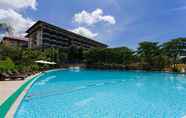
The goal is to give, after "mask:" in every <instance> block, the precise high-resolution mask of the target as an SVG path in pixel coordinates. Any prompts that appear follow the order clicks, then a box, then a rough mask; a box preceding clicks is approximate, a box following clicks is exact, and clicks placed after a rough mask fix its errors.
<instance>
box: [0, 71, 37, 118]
mask: <svg viewBox="0 0 186 118" xmlns="http://www.w3.org/2000/svg"><path fill="white" fill-rule="evenodd" d="M39 74H40V73H38V74H35V75H31V76H29V77H27V78H26V79H25V80H20V81H0V105H2V103H3V102H5V101H6V100H7V98H8V97H10V96H11V95H12V94H13V93H14V92H15V91H16V90H17V89H18V88H19V87H20V86H22V85H23V84H24V83H25V82H27V81H28V80H30V79H32V78H33V77H35V76H37V75H39ZM33 83H34V81H33V82H31V83H30V84H29V85H28V86H27V87H26V88H25V90H24V91H23V92H22V93H21V94H20V96H19V97H18V98H17V99H16V101H15V102H14V104H13V105H12V107H11V108H10V110H9V111H8V113H7V114H6V118H13V117H14V114H15V112H16V109H17V108H18V106H19V104H20V103H21V101H22V99H23V97H24V96H25V94H26V93H27V91H28V90H29V88H30V87H31V85H32V84H33Z"/></svg>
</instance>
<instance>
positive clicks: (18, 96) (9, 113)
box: [0, 72, 43, 118]
mask: <svg viewBox="0 0 186 118" xmlns="http://www.w3.org/2000/svg"><path fill="white" fill-rule="evenodd" d="M42 75H43V74H42V72H40V73H37V74H35V75H31V76H29V77H27V78H26V79H28V80H27V81H26V82H24V83H23V84H22V85H21V86H20V87H19V88H18V89H17V90H16V91H15V92H14V93H12V94H11V95H10V96H9V97H8V98H7V99H6V100H5V101H4V102H3V103H2V104H1V105H0V112H1V114H0V118H13V117H14V114H15V113H16V110H17V108H18V107H19V105H20V103H21V101H22V100H23V98H24V96H25V95H26V93H27V92H28V90H29V88H30V87H31V86H32V85H33V83H34V82H35V81H36V80H37V79H38V78H39V77H40V76H42Z"/></svg>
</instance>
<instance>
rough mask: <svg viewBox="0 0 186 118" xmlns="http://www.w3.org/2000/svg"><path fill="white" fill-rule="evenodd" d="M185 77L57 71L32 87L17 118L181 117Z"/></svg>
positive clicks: (185, 104)
mask: <svg viewBox="0 0 186 118" xmlns="http://www.w3.org/2000/svg"><path fill="white" fill-rule="evenodd" d="M185 116H186V75H184V74H171V73H161V72H143V71H101V70H58V71H52V72H48V73H45V75H44V76H41V77H40V78H39V79H38V80H37V81H36V82H35V83H34V84H33V86H32V87H31V89H30V90H29V92H28V93H27V95H26V96H25V98H24V99H23V101H22V103H21V105H20V106H19V108H18V110H17V112H16V114H15V118H124V117H127V118H128V117H129V118H141V117H143V118H182V117H185Z"/></svg>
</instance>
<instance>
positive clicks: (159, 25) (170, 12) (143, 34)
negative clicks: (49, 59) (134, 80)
mask: <svg viewBox="0 0 186 118" xmlns="http://www.w3.org/2000/svg"><path fill="white" fill-rule="evenodd" d="M38 20H43V21H46V22H48V23H51V24H54V25H57V26H60V27H62V28H65V29H67V30H70V31H73V32H75V33H79V34H81V35H84V36H86V37H89V38H92V39H95V40H97V41H100V42H103V43H106V44H107V45H109V46H110V47H122V46H127V47H129V48H133V49H135V48H137V47H138V43H139V42H142V41H155V42H160V43H163V42H165V41H168V40H170V39H174V38H177V37H186V0H0V23H4V22H5V23H7V24H8V25H10V26H11V27H12V29H13V32H14V34H15V35H20V36H23V35H25V30H26V29H28V28H29V27H30V26H31V25H33V24H34V23H35V22H36V21H38ZM0 35H4V33H1V34H0Z"/></svg>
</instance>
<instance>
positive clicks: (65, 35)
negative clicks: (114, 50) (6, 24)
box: [27, 21, 107, 48]
mask: <svg viewBox="0 0 186 118" xmlns="http://www.w3.org/2000/svg"><path fill="white" fill-rule="evenodd" d="M27 33H28V35H27V37H28V39H29V47H30V48H68V47H71V46H75V47H82V48H93V47H100V48H106V47H107V45H105V44H103V43H100V42H97V41H95V40H92V39H89V38H86V37H83V36H81V35H78V34H76V33H73V32H71V31H68V30H65V29H62V28H60V27H57V26H54V25H51V24H49V23H46V22H43V21H38V22H37V23H35V24H34V25H33V26H32V27H31V28H29V29H28V30H27Z"/></svg>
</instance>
